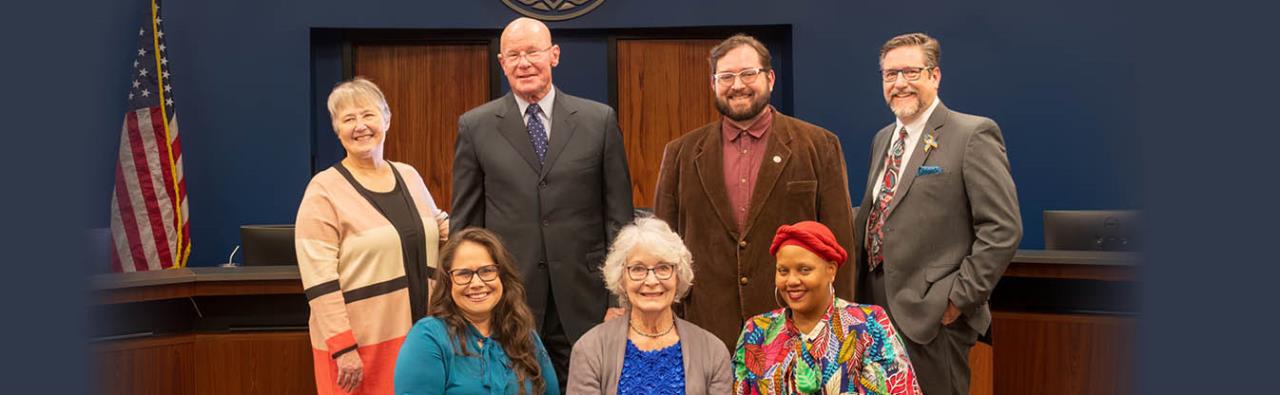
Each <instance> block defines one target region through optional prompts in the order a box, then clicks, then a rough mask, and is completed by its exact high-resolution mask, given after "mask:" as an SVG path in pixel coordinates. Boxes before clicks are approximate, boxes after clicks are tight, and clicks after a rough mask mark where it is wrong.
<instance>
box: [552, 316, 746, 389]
mask: <svg viewBox="0 0 1280 395" xmlns="http://www.w3.org/2000/svg"><path fill="white" fill-rule="evenodd" d="M630 319H631V314H624V315H623V316H622V317H619V318H614V319H612V320H609V321H605V322H604V323H602V324H600V325H597V326H596V327H595V328H592V329H591V331H589V332H587V334H585V335H583V336H582V338H581V339H578V343H577V344H574V345H573V356H572V357H570V360H569V377H568V381H569V382H568V384H566V385H565V391H566V394H570V395H574V394H616V393H618V379H619V378H620V377H621V376H622V360H623V356H625V355H626V352H627V332H629V331H628V328H629V325H628V322H629V320H630ZM676 331H677V332H678V333H680V350H681V352H682V353H683V358H684V384H685V393H686V394H691V395H695V394H731V393H733V368H732V367H730V365H729V351H728V348H727V347H725V345H724V343H723V342H721V341H720V338H718V337H716V335H713V334H711V332H708V331H707V330H705V329H702V328H699V327H698V326H697V325H694V324H693V323H691V322H689V321H685V320H682V319H680V318H676Z"/></svg>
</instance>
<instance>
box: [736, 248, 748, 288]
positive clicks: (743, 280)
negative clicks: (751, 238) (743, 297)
mask: <svg viewBox="0 0 1280 395" xmlns="http://www.w3.org/2000/svg"><path fill="white" fill-rule="evenodd" d="M738 248H747V241H746V240H738ZM743 281H746V280H743Z"/></svg>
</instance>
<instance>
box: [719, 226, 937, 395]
mask: <svg viewBox="0 0 1280 395" xmlns="http://www.w3.org/2000/svg"><path fill="white" fill-rule="evenodd" d="M769 253H771V254H773V256H774V259H775V261H776V264H777V271H776V272H775V275H774V285H775V286H776V287H777V290H776V291H775V292H776V295H775V296H776V298H777V299H778V305H779V307H781V308H779V309H777V310H774V311H770V312H768V313H764V314H761V315H757V316H755V317H752V318H751V319H750V320H747V323H746V325H745V326H744V327H743V329H742V335H741V336H739V337H738V346H737V349H736V350H735V352H734V356H733V367H734V392H735V393H737V394H796V393H799V394H817V393H826V394H895V395H899V394H919V393H920V386H919V384H917V383H916V377H915V371H913V370H912V369H911V362H910V361H909V360H908V359H907V355H906V348H905V347H904V346H903V345H902V339H901V338H900V337H899V335H898V333H897V331H896V330H894V328H893V324H892V323H890V322H889V316H888V315H887V314H885V312H884V310H883V309H881V308H880V307H879V306H874V305H859V304H855V303H850V302H848V301H845V300H842V299H840V298H837V297H836V296H835V289H834V286H833V283H834V281H835V278H836V271H838V270H839V269H840V265H842V264H843V263H844V261H845V258H846V257H847V256H848V253H847V252H846V251H845V249H844V247H842V246H840V244H839V243H837V242H836V238H835V235H833V234H832V232H831V229H828V228H827V227H826V226H825V225H823V224H821V223H819V222H814V221H803V222H798V223H796V224H794V225H782V226H781V227H779V228H778V232H777V234H775V235H774V238H773V244H772V245H771V246H770V247H769Z"/></svg>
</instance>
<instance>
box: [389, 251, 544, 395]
mask: <svg viewBox="0 0 1280 395" xmlns="http://www.w3.org/2000/svg"><path fill="white" fill-rule="evenodd" d="M440 269H441V270H439V271H437V272H436V273H438V275H439V276H441V277H442V278H439V279H438V281H437V283H438V284H439V286H437V287H435V288H433V289H432V292H431V305H430V307H429V308H428V310H427V315H428V316H427V317H426V318H423V319H422V320H420V321H418V323H417V324H414V326H413V329H411V330H410V331H409V336H408V337H407V338H406V339H405V341H404V344H403V345H401V347H400V357H399V359H398V360H397V361H396V369H395V390H396V393H397V394H461V393H467V394H474V393H489V394H520V395H524V394H559V393H560V385H559V382H557V381H556V376H555V370H554V368H553V367H552V366H551V360H550V358H548V356H547V351H546V349H545V348H543V346H542V340H541V339H539V338H538V335H537V334H536V333H534V328H535V327H536V326H535V323H534V319H533V314H532V313H531V312H530V311H529V307H528V305H526V304H525V292H524V285H523V284H522V283H521V282H520V277H519V276H518V275H517V274H516V271H515V264H514V259H513V258H512V257H511V254H510V253H509V252H507V249H506V248H504V247H503V246H502V242H501V241H499V240H498V237H497V236H496V235H494V234H493V233H492V232H490V231H488V230H484V229H480V228H469V229H466V230H463V231H462V232H459V233H458V234H456V235H450V238H449V242H448V243H447V244H445V246H444V247H443V248H441V249H440ZM446 278H447V279H446Z"/></svg>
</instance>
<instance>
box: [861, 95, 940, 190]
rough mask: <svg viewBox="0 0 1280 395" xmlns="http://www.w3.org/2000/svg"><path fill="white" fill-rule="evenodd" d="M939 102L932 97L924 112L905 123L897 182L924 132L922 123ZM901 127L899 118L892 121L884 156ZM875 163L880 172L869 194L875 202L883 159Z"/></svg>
mask: <svg viewBox="0 0 1280 395" xmlns="http://www.w3.org/2000/svg"><path fill="white" fill-rule="evenodd" d="M941 102H942V99H941V98H934V99H933V104H930V105H929V108H928V109H925V110H924V113H923V114H920V117H919V118H916V119H915V120H914V121H911V123H909V124H907V125H906V127H907V139H906V141H905V142H904V144H903V146H902V164H901V165H899V166H898V181H899V183H901V181H902V178H903V173H902V172H904V171H906V168H907V164H908V163H911V154H912V153H913V152H914V151H915V148H916V143H918V142H920V135H923V134H924V124H925V123H927V122H929V117H930V116H933V109H935V108H938V103H941ZM902 127H903V124H902V119H901V118H899V119H898V120H897V121H895V122H894V125H893V134H892V135H890V136H889V145H888V146H887V147H885V158H888V157H889V155H890V153H889V151H890V150H892V149H893V143H895V142H897V141H898V131H899V130H902ZM876 165H877V166H880V172H879V173H878V174H877V175H876V188H875V190H873V191H872V192H873V193H875V194H874V195H871V201H872V202H875V201H876V199H879V198H880V189H881V188H884V171H885V168H884V167H885V166H884V160H881V161H880V163H877V164H876ZM893 187H894V189H897V187H898V185H897V184H894V186H893ZM896 197H897V196H895V198H896Z"/></svg>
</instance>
